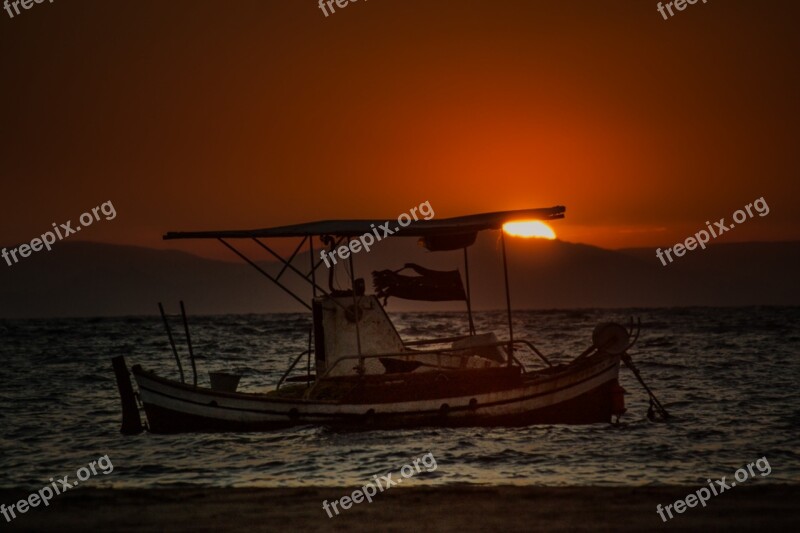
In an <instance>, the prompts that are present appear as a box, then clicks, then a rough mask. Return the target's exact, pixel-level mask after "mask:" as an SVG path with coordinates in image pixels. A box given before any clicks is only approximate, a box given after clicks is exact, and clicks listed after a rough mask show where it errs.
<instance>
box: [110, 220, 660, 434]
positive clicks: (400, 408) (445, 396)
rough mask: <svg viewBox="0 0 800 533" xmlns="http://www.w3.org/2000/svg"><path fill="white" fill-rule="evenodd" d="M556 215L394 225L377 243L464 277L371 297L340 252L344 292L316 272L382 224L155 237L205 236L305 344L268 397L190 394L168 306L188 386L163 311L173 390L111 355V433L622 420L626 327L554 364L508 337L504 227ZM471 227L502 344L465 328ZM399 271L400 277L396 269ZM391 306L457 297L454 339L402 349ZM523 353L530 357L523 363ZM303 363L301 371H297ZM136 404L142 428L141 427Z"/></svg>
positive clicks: (400, 286) (603, 328) (407, 283)
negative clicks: (288, 299)
mask: <svg viewBox="0 0 800 533" xmlns="http://www.w3.org/2000/svg"><path fill="white" fill-rule="evenodd" d="M564 213H565V208H564V207H562V206H555V207H550V208H540V209H525V210H516V211H501V212H493V213H483V214H476V215H469V216H463V217H456V218H449V219H430V220H414V221H410V220H409V221H406V224H405V227H396V228H395V231H394V232H392V234H391V235H389V236H386V235H384V237H385V238H386V239H401V238H415V239H418V240H419V243H420V244H421V245H422V246H424V247H425V248H426V249H427V250H429V251H431V252H439V251H454V250H455V251H459V250H463V272H464V278H465V279H462V276H461V271H460V270H458V269H456V270H451V271H437V270H432V269H430V268H426V267H424V266H422V265H417V264H411V263H409V264H406V265H404V267H403V268H401V269H399V270H383V271H376V272H373V273H372V277H373V285H374V292H373V293H367V291H366V284H365V282H364V280H363V279H357V278H355V274H354V273H355V269H354V263H353V262H354V257H353V256H354V255H355V253H350V254H349V258H348V260H349V269H348V271H349V272H348V273H349V287H345V288H344V289H342V288H334V287H333V280H334V278H333V272H334V269H336V268H337V267H339V266H342V264H343V261H342V262H340V263H339V264H338V265H330V267H327V266H323V262H326V263H327V262H328V261H327V257H330V255H326V254H330V253H331V252H332V251H333V250H336V249H337V248H338V249H339V250H340V251H342V247H344V246H347V247H348V248H349V249H350V250H352V249H353V248H354V246H351V245H350V243H351V242H352V241H353V240H355V239H359V238H361V237H363V236H365V235H367V234H372V233H375V230H376V228H378V227H381V226H387V225H386V224H383V222H384V221H380V220H327V221H318V222H310V223H304V224H297V225H291V226H282V227H274V228H266V229H257V230H244V231H239V230H237V231H211V232H170V233H167V234H166V235H165V236H164V238H165V239H216V240H218V241H219V242H220V243H222V244H223V245H224V246H225V247H227V248H228V249H230V250H231V251H233V252H234V253H235V254H236V255H237V256H238V257H240V258H241V259H242V260H244V261H245V262H246V263H248V264H250V265H251V266H253V267H254V268H255V269H256V270H258V271H259V272H260V273H261V274H263V275H264V276H265V277H266V278H267V279H269V280H270V281H271V282H273V283H274V284H276V285H277V286H278V287H280V288H281V289H282V290H283V291H285V292H287V293H288V294H290V295H291V296H292V297H293V298H294V300H295V301H297V302H299V303H300V304H301V305H303V306H304V307H305V308H306V309H307V310H308V312H310V315H311V323H312V328H311V332H310V334H309V343H308V346H307V349H306V350H303V351H301V352H300V353H299V354H298V355H297V357H295V358H294V360H293V362H292V364H291V365H290V366H289V368H288V369H287V370H286V372H285V373H284V374H283V376H282V377H281V378H280V379H279V380H278V382H277V384H276V386H275V388H274V389H273V390H270V391H264V392H242V391H237V390H236V389H237V379H236V378H234V379H233V380H227V381H228V382H226V379H225V378H230V377H231V376H226V375H212V376H211V386H209V387H203V386H199V385H198V383H197V370H196V366H195V360H194V356H193V352H192V347H191V340H190V337H189V328H188V325H187V321H186V314H185V312H184V311H183V304H182V303H181V310H182V315H183V319H184V326H185V327H186V336H187V341H188V342H189V355H190V359H191V363H192V370H193V380H192V383H186V382H184V381H185V380H184V377H183V369H182V365H181V360H180V358H179V357H178V353H177V351H176V350H175V344H174V340H173V336H172V333H171V330H170V326H169V322H168V321H167V318H166V316H165V315H164V312H163V308H162V317H163V318H164V323H165V326H166V327H167V333H168V335H169V339H170V342H171V344H172V347H173V352H174V355H175V358H176V360H177V363H178V367H179V370H180V374H181V380H180V381H177V380H175V379H169V378H167V377H164V376H160V375H156V374H155V373H154V372H152V371H148V370H146V369H145V368H143V367H142V366H140V365H138V364H137V365H134V366H133V367H132V368H131V370H130V371H129V370H128V367H127V363H126V361H125V359H124V357H122V356H120V357H116V358H114V360H113V363H114V369H115V374H116V378H117V384H118V388H119V391H120V396H121V398H122V411H123V423H122V432H123V433H126V434H133V433H138V432H140V431H142V430H143V429H147V430H148V431H150V432H153V433H180V432H212V431H236V432H239V431H269V430H274V429H278V428H285V427H289V426H295V425H304V424H313V425H326V426H336V427H345V428H363V429H369V428H403V427H419V426H521V425H529V424H590V423H603V422H604V423H608V422H611V421H612V419H613V418H614V417H616V418H617V419H618V418H619V417H620V416H621V415H622V414H623V413H624V412H625V404H624V394H625V391H624V389H623V388H622V387H621V386H620V384H619V371H620V364H621V363H622V362H624V363H626V364H628V365H629V366H631V367H632V368H633V369H634V372H635V374H636V376H637V378H639V379H640V381H641V376H640V374H639V372H638V370H636V369H635V366H633V362H632V361H631V360H630V357H629V355H628V353H627V351H628V349H629V348H630V347H631V346H632V345H633V343H634V342H635V341H636V339H637V338H638V335H639V328H638V327H636V326H634V324H633V322H631V324H630V325H629V326H627V327H626V326H623V325H620V324H617V323H602V324H598V325H597V327H596V328H595V329H594V330H593V332H591V335H589V334H588V332H587V348H586V349H585V350H584V351H583V352H581V353H579V354H575V357H574V358H573V359H572V360H571V361H569V362H567V363H560V364H553V363H551V361H550V359H549V358H548V357H546V356H545V355H544V354H543V353H542V352H541V351H540V350H539V349H538V348H537V347H536V346H535V345H534V343H533V342H532V341H531V340H529V339H525V338H519V337H517V336H515V335H514V329H513V325H512V324H513V323H512V309H511V289H510V287H509V277H508V266H507V260H506V243H505V232H503V231H502V228H503V225H504V224H506V223H509V222H515V221H521V220H524V221H552V220H557V219H560V218H563V217H564ZM387 227H388V226H387ZM483 231H499V232H500V245H501V248H502V263H503V273H504V281H505V301H506V314H507V320H508V323H507V331H506V332H504V333H503V335H504V336H505V338H502V339H501V338H499V337H498V336H497V333H496V332H491V331H490V332H479V331H477V330H476V328H475V323H474V320H473V312H472V301H471V296H470V277H469V248H470V246H472V245H473V244H474V243H475V241H476V237H477V235H478V233H480V232H483ZM275 238H286V239H299V240H300V242H299V244H298V245H297V247H296V248H295V250H294V253H292V254H291V256H289V257H284V256H283V255H281V254H279V253H277V252H276V251H275V250H273V249H272V248H271V247H270V246H269V245H268V244H267V242H265V240H266V239H275ZM242 239H245V240H249V241H253V242H255V243H256V244H257V245H258V246H259V247H260V248H261V249H263V250H265V251H266V252H268V253H269V254H270V255H271V256H272V257H274V258H276V259H277V260H278V261H279V262H280V264H281V265H282V268H281V272H280V273H279V274H278V275H273V274H270V273H269V272H267V271H266V270H264V269H263V268H262V267H261V266H259V264H258V263H256V261H255V260H253V259H251V258H250V257H247V256H246V255H245V254H244V253H242V251H240V249H239V248H237V247H236V246H234V244H232V242H236V241H237V240H242ZM316 240H319V242H320V243H322V245H323V246H322V248H321V249H318V252H319V253H320V256H319V259H317V257H318V256H317V255H315V246H314V243H315V241H316ZM306 247H307V250H308V255H309V258H310V261H309V263H308V266H307V267H306V269H300V268H298V267H297V266H295V263H296V261H295V258H296V256H297V254H298V253H299V252H300V250H303V249H306ZM341 256H344V257H347V254H340V257H341ZM325 268H328V272H327V274H328V276H327V277H328V286H327V287H323V286H322V285H321V284H320V283H318V275H317V274H318V271H319V269H325ZM306 270H307V271H306ZM404 270H407V271H408V272H406V273H401V272H403V271H404ZM286 272H292V273H294V274H295V275H296V276H298V278H299V279H301V280H304V281H303V283H306V284H307V285H308V288H309V295H308V297H307V298H305V299H304V298H303V297H301V295H300V294H298V293H297V292H296V291H292V290H291V289H290V288H289V287H288V286H287V285H286V284H285V283H284V282H282V281H281V279H280V278H281V276H282V275H283V274H284V273H286ZM409 274H414V275H409ZM464 281H466V283H464ZM390 297H395V298H404V299H411V300H418V301H463V302H464V304H465V312H466V314H467V319H468V320H467V321H466V324H468V326H466V330H467V331H464V333H463V335H460V336H455V337H453V336H451V337H440V338H435V337H434V338H430V339H414V340H405V339H403V338H402V337H401V335H400V334H399V333H398V331H397V329H396V328H395V326H394V324H393V323H392V321H391V319H390V317H389V315H388V314H387V313H386V310H385V304H386V299H387V298H390ZM381 300H383V302H382V301H381ZM304 347H305V346H304ZM525 351H528V352H529V354H528V355H526V356H525V357H522V355H523V353H524V352H525ZM304 358H305V359H306V364H301V365H300V366H299V367H298V363H300V362H301V361H302V360H303V359H304ZM522 359H525V360H527V361H528V364H529V365H531V362H530V361H531V360H535V361H536V362H537V365H536V367H535V368H530V369H529V368H526V366H525V365H524V364H523V362H522ZM312 362H313V364H312ZM303 367H305V368H303ZM312 369H313V370H312ZM131 374H132V375H133V379H134V381H135V383H136V386H137V390H136V391H134V389H133V384H132V382H131V379H130V376H131ZM215 378H216V379H215ZM642 384H644V382H643V381H642ZM645 387H646V385H645ZM646 390H647V392H648V394H649V395H650V398H651V400H650V401H651V410H652V409H653V407H654V406H655V408H656V409H657V410H658V411H659V412H660V413H661V412H663V415H664V416H666V411H664V410H663V407H662V406H661V404H660V403H658V400H656V399H655V396H654V395H653V394H652V392H651V391H650V390H649V388H646ZM140 408H143V410H144V413H145V416H146V424H142V421H141V418H140V414H139V413H140Z"/></svg>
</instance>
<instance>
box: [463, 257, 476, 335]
mask: <svg viewBox="0 0 800 533" xmlns="http://www.w3.org/2000/svg"><path fill="white" fill-rule="evenodd" d="M464 274H465V275H466V276H467V316H468V317H469V334H470V335H475V323H474V322H473V321H472V294H471V292H470V289H469V257H468V256H467V247H466V246H465V247H464Z"/></svg>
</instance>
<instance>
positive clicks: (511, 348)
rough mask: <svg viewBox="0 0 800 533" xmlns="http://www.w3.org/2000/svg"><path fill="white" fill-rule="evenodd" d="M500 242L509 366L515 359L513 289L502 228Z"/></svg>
mask: <svg viewBox="0 0 800 533" xmlns="http://www.w3.org/2000/svg"><path fill="white" fill-rule="evenodd" d="M500 244H501V246H502V248H503V277H504V278H505V282H506V310H507V312H508V338H509V342H508V366H511V362H512V361H513V360H514V327H513V326H512V324H511V291H510V289H509V286H508V261H507V260H506V235H505V232H504V231H503V230H502V229H500Z"/></svg>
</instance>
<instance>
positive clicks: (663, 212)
mask: <svg viewBox="0 0 800 533" xmlns="http://www.w3.org/2000/svg"><path fill="white" fill-rule="evenodd" d="M656 4H657V2H651V1H642V0H637V1H633V0H628V1H597V0H591V1H588V0H587V1H575V2H557V1H552V0H549V1H536V0H526V1H510V0H491V1H489V0H484V1H478V0H460V1H449V0H437V1H435V2H432V1H429V0H427V1H426V0H402V1H401V0H380V1H378V0H372V1H366V0H362V1H358V2H354V3H351V4H350V5H348V6H347V7H345V8H337V9H336V12H335V13H329V15H328V16H327V17H326V16H325V15H324V14H323V12H322V11H321V10H320V9H319V8H318V5H317V3H316V1H315V0H260V1H256V0H237V1H236V2H218V1H217V2H207V1H202V0H192V1H182V0H173V1H170V2H161V1H159V2H156V1H149V0H138V1H136V2H133V1H117V0H114V1H107V0H106V1H88V0H83V1H81V2H69V1H64V0H56V1H55V2H53V3H49V2H44V3H41V4H34V5H33V7H32V8H31V9H29V10H27V11H22V12H21V13H20V14H19V15H15V16H14V17H13V18H11V17H9V16H8V15H7V13H6V12H5V11H0V45H1V46H2V54H0V71H2V75H3V83H2V84H1V85H0V95H2V100H0V101H2V102H3V104H2V107H1V108H0V109H1V110H0V117H1V119H0V120H1V121H2V129H1V130H0V132H1V133H0V134H1V135H2V142H0V161H2V166H0V172H2V183H3V195H2V198H3V202H2V208H0V243H3V244H4V245H15V244H17V243H21V242H26V241H30V240H31V239H32V238H34V237H36V236H38V235H40V234H41V233H43V232H45V231H47V230H48V229H50V228H51V225H52V223H54V222H55V223H63V222H65V221H67V220H73V221H77V218H78V216H79V215H80V214H81V213H83V212H84V211H88V210H90V209H91V208H93V207H95V206H98V205H100V204H101V203H103V202H107V201H111V202H113V205H114V207H115V209H116V212H117V216H116V218H114V219H113V220H108V221H105V220H104V221H102V223H100V222H98V223H96V224H93V225H92V226H91V227H90V228H85V231H84V232H82V233H81V234H80V235H79V238H80V239H81V240H90V241H97V242H106V243H115V244H131V245H138V246H146V247H152V248H176V249H182V250H186V251H192V252H194V253H199V254H201V255H207V256H213V257H216V255H217V254H218V255H219V257H221V258H225V259H228V258H229V255H230V253H229V252H227V251H226V250H224V249H222V247H220V246H219V245H214V244H215V243H198V242H188V241H168V242H165V241H162V240H161V236H162V235H163V233H165V232H166V231H177V230H181V231H183V230H186V231H188V230H217V229H246V228H258V227H269V226H275V225H283V224H292V223H299V222H304V221H311V220H320V219H335V218H386V219H391V218H395V217H397V216H398V215H399V214H400V213H403V212H405V211H407V210H408V209H409V208H411V207H413V206H417V205H419V204H420V203H422V202H425V201H428V202H430V204H431V205H432V206H433V207H434V209H435V213H436V215H435V216H436V217H437V218H444V217H450V216H460V215H465V214H471V213H479V212H488V211H498V210H506V209H522V208H529V207H545V206H552V205H565V206H566V207H567V213H566V214H567V216H566V218H565V219H564V220H562V221H557V222H554V223H553V224H552V226H553V228H554V229H555V231H556V233H557V234H558V236H559V238H561V239H563V240H567V241H571V242H582V243H587V244H591V245H594V246H600V247H605V248H612V249H616V248H624V247H656V246H663V245H671V244H673V243H675V242H679V241H682V240H683V239H684V238H685V237H686V236H689V235H692V234H694V233H695V232H697V231H698V230H700V229H703V228H705V221H707V220H708V221H712V223H713V221H715V220H718V219H720V218H721V217H726V218H727V219H728V221H730V217H731V214H732V213H733V212H734V211H736V210H737V209H739V208H741V207H744V206H745V205H746V204H748V203H751V202H753V201H754V200H756V199H758V198H761V197H763V198H764V200H765V202H766V203H767V204H768V205H769V208H770V213H769V215H768V216H765V217H756V218H755V219H754V221H752V222H748V223H747V224H742V225H740V227H737V228H736V230H735V231H730V232H728V233H727V234H726V235H725V237H724V238H725V239H726V242H737V241H782V240H798V239H800V210H798V209H796V201H797V193H798V189H800V187H798V185H797V177H798V162H797V157H796V150H797V139H798V133H797V128H798V123H799V121H798V118H800V113H799V112H798V111H799V110H798V98H797V95H798V94H800V76H798V73H799V72H800V70H799V69H798V64H797V55H798V51H799V49H800V46H798V45H800V36H799V35H798V33H797V31H796V27H795V24H796V22H795V21H796V20H797V15H798V11H800V7H798V4H796V3H795V2H789V1H784V2H778V1H765V2H759V3H757V4H756V3H753V2H745V1H731V0H726V1H725V2H722V1H720V0H710V1H709V2H708V3H705V4H704V3H702V2H698V3H697V4H695V5H689V6H687V8H686V9H685V10H684V11H681V12H676V14H675V16H674V17H672V18H670V19H669V20H664V18H663V17H662V16H661V15H660V14H659V13H658V11H657V10H656ZM73 225H74V222H73ZM73 238H75V239H76V240H77V239H78V237H73ZM231 259H235V258H231Z"/></svg>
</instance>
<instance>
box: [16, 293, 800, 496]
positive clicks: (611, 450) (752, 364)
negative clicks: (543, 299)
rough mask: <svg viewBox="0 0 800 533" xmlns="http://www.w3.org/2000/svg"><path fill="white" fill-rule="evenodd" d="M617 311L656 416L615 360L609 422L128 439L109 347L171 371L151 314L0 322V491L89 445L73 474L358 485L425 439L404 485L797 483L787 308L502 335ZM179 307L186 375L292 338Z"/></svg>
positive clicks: (570, 343) (532, 315) (252, 380)
mask: <svg viewBox="0 0 800 533" xmlns="http://www.w3.org/2000/svg"><path fill="white" fill-rule="evenodd" d="M630 315H637V316H639V317H641V319H642V323H643V331H642V336H641V339H640V341H639V343H638V345H637V346H636V347H634V349H633V350H632V354H633V358H634V361H636V362H637V363H638V365H639V368H640V370H641V371H642V373H643V375H644V377H645V379H646V381H647V382H648V384H650V385H651V387H652V388H653V389H654V391H655V392H656V394H657V396H658V397H659V398H660V399H661V400H662V402H663V403H664V404H665V405H666V406H667V408H668V410H669V411H670V412H671V413H672V414H673V415H674V420H673V421H671V422H669V423H652V422H650V421H648V420H647V418H646V416H645V414H646V410H647V403H646V395H645V394H644V392H643V391H642V389H641V387H640V386H639V384H638V383H637V382H636V381H635V379H634V378H633V376H632V375H631V373H630V372H629V371H628V370H627V369H623V370H622V372H621V382H622V384H623V386H624V387H625V388H626V389H627V390H628V391H629V392H630V394H629V396H628V397H627V402H628V409H629V410H628V413H627V414H626V415H625V416H624V417H623V418H622V424H621V425H619V426H613V425H610V424H596V425H591V426H531V427H527V428H474V429H436V428H426V429H418V430H404V431H371V432H359V433H348V432H338V431H332V430H329V429H324V428H317V427H298V428H294V429H288V430H283V431H276V432H273V433H261V434H210V435H176V436H159V435H150V434H147V433H144V434H142V435H139V436H135V437H123V436H122V435H120V434H119V422H120V414H119V399H118V395H117V390H116V385H115V382H114V377H113V373H112V370H111V364H110V358H111V357H112V356H114V355H119V354H123V355H125V356H126V357H127V358H128V364H129V365H133V364H135V363H139V364H142V365H143V366H144V367H146V368H152V369H155V370H156V371H158V372H159V373H161V374H163V375H167V376H174V377H177V370H176V369H175V363H174V359H173V357H172V355H171V352H170V349H169V346H168V344H167V340H166V335H165V333H164V331H163V326H162V324H161V322H160V319H159V318H154V317H145V318H121V319H82V320H81V319H70V320H66V319H65V320H30V321H0V339H2V343H0V488H23V487H29V488H31V489H36V488H39V487H42V486H43V485H45V484H48V483H49V478H51V477H56V476H58V477H63V476H64V475H68V474H69V475H70V479H71V480H74V477H75V471H76V470H77V469H78V468H80V467H81V466H84V465H86V464H87V463H89V462H90V461H92V460H96V459H97V458H98V457H100V456H103V455H108V457H109V459H110V460H111V462H112V464H113V466H114V470H113V472H112V473H111V474H109V475H101V474H98V475H97V476H96V477H91V478H90V479H89V480H87V481H86V482H85V483H83V484H84V485H87V486H92V487H103V486H114V487H153V486H164V485H208V486H302V485H326V486H332V485H336V486H338V485H342V486H359V485H363V484H364V483H365V482H367V481H368V480H370V479H371V478H372V476H373V475H375V474H385V473H387V472H389V471H396V470H398V469H399V468H400V467H401V466H403V465H404V464H406V462H408V461H409V460H410V459H413V458H416V457H419V456H420V455H422V454H426V453H428V452H430V453H432V454H433V456H434V457H435V459H436V463H437V469H436V470H435V471H433V472H426V473H422V474H419V475H418V476H417V477H416V478H414V480H413V483H416V484H424V483H437V484H438V483H454V482H466V483H484V484H524V485H587V484H591V485H650V484H676V483H686V484H705V480H706V479H707V478H712V479H714V478H721V477H722V476H728V478H729V479H730V478H731V477H732V476H733V472H734V471H735V470H736V469H737V468H739V467H741V466H744V465H746V464H747V463H750V462H754V461H756V460H757V459H759V458H761V457H766V458H767V460H768V462H769V465H770V467H771V470H772V471H771V473H770V474H769V476H767V477H761V476H758V480H757V481H751V483H777V482H794V483H798V482H800V392H799V391H798V385H800V308H762V307H751V308H738V309H707V308H702V309H698V308H693V309H655V310H654V309H639V310H629V311H619V310H616V311H607V310H586V311H540V312H520V313H518V314H517V315H516V325H515V327H516V333H515V334H516V335H517V336H521V335H524V336H527V337H529V338H532V339H533V340H534V342H535V343H536V344H537V345H538V346H539V347H540V349H541V350H542V351H543V352H544V353H546V354H551V355H552V358H553V359H554V360H556V361H564V360H567V359H569V358H571V357H572V356H574V355H575V354H577V353H580V351H581V350H583V349H584V348H585V347H587V346H588V345H589V339H590V336H591V331H592V328H593V327H594V325H595V324H596V323H598V322H601V321H607V320H618V321H624V320H627V317H628V316H630ZM393 319H394V320H395V321H396V323H397V325H398V329H399V330H400V332H401V334H402V335H403V336H404V337H405V338H408V339H412V338H427V337H430V336H433V335H443V336H448V335H456V334H460V333H461V332H463V331H464V320H463V317H462V316H461V315H457V314H448V313H429V314H421V315H419V314H418V315H412V314H400V315H394V316H393ZM504 320H505V315H504V314H503V313H483V314H480V315H479V318H478V329H479V331H487V330H494V331H495V332H497V333H498V335H499V336H500V337H501V338H504V337H505V335H504V333H503V327H504ZM190 321H191V327H192V336H193V340H194V341H195V352H196V353H197V354H198V359H199V361H198V365H199V369H200V371H201V376H200V381H201V383H207V374H206V372H207V371H209V370H212V371H213V370H232V371H236V372H239V373H242V374H243V375H244V377H243V378H242V383H241V386H240V390H245V391H259V390H269V389H270V388H272V387H273V386H274V384H275V382H276V381H277V380H278V378H279V377H280V375H281V373H282V372H283V370H284V369H285V368H286V366H287V365H288V362H289V361H291V359H292V358H293V357H294V354H296V353H299V352H300V351H302V350H303V349H304V348H305V343H306V339H307V335H308V319H307V318H306V317H305V316H302V315H264V316H222V317H192V318H191V319H190ZM173 327H174V330H178V331H182V329H181V328H180V323H179V322H178V321H177V320H176V321H175V322H174V323H173ZM177 336H178V339H179V343H180V339H182V336H181V335H177ZM181 348H183V347H181ZM182 353H183V354H184V355H185V354H186V350H185V349H183V352H182ZM528 361H530V362H531V364H532V365H533V364H535V363H534V360H533V359H528V360H527V361H526V362H528ZM185 366H186V367H187V368H186V370H187V375H189V371H188V362H186V363H185ZM407 483H412V482H411V481H409V482H407Z"/></svg>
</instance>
